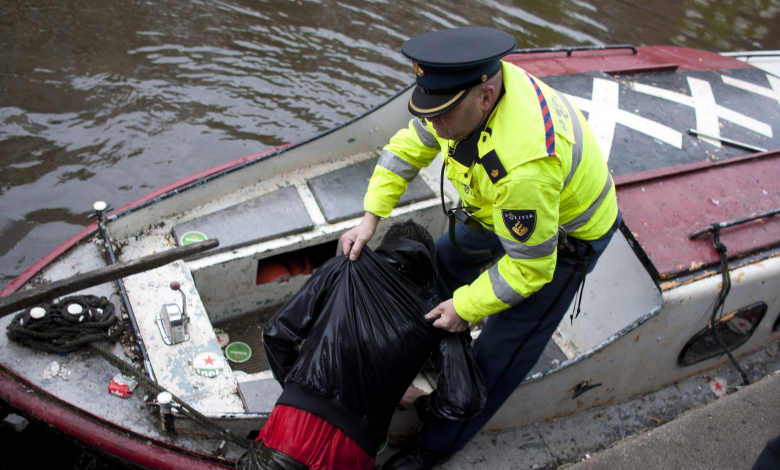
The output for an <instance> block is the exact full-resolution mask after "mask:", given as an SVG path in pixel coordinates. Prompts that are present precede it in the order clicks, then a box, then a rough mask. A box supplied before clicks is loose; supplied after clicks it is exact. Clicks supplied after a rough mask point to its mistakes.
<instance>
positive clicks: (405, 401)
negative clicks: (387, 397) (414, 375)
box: [400, 387, 428, 410]
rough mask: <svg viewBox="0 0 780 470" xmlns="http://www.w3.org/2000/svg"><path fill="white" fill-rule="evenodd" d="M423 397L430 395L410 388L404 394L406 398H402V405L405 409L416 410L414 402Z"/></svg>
mask: <svg viewBox="0 0 780 470" xmlns="http://www.w3.org/2000/svg"><path fill="white" fill-rule="evenodd" d="M423 395H428V393H427V392H423V391H422V390H420V389H419V388H417V387H409V388H407V389H406V393H404V397H403V398H401V403H400V405H401V406H402V407H403V408H406V409H407V410H410V409H412V408H414V402H415V401H417V399H418V398H420V397H421V396H423Z"/></svg>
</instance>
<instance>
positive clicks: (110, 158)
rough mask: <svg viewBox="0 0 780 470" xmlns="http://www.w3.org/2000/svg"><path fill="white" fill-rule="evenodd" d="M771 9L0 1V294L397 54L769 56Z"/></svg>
mask: <svg viewBox="0 0 780 470" xmlns="http://www.w3.org/2000/svg"><path fill="white" fill-rule="evenodd" d="M779 10H780V0H751V1H743V2H733V1H729V0H682V1H671V0H654V1H651V2H642V3H640V2H627V1H609V0H598V1H596V0H592V1H584V0H555V1H549V2H538V1H533V2H531V1H512V0H479V1H463V0H460V1H442V0H433V1H427V2H420V1H411V0H401V1H391V0H366V1H360V0H341V1H331V0H321V1H309V0H195V1H190V2H181V1H172V0H150V1H140V0H136V1H128V2H98V1H96V0H80V1H78V2H75V1H72V0H62V1H60V2H52V1H46V0H33V1H30V0H27V1H23V0H21V1H20V0H5V1H4V2H2V3H1V4H0V64H2V65H1V67H2V69H0V70H2V73H0V287H2V286H4V285H6V284H7V283H8V282H10V281H11V280H12V279H13V278H14V277H15V276H17V275H18V274H20V273H21V272H22V271H23V270H24V269H26V268H27V267H29V266H30V265H31V264H32V263H34V262H35V261H37V260H38V259H39V258H41V257H42V256H43V255H44V254H45V253H47V252H49V251H50V250H51V249H53V248H54V247H56V246H57V245H59V244H60V243H61V242H63V241H64V240H66V239H67V238H68V237H69V236H71V235H73V234H74V233H76V232H77V231H78V230H80V229H81V227H83V226H85V225H87V223H88V219H87V218H86V215H87V214H88V213H89V210H90V208H91V206H92V203H93V202H94V201H95V200H96V199H104V200H106V201H108V202H110V203H111V204H112V205H114V206H115V207H118V206H121V205H123V204H125V203H127V202H130V201H132V200H133V199H135V198H138V197H141V196H143V195H144V194H146V193H148V192H149V191H151V190H153V189H155V188H158V187H160V186H163V185H165V184H167V183H170V182H172V181H175V180H177V179H180V178H182V177H185V176H187V175H190V174H192V173H194V172H197V171H200V170H203V169H205V168H208V167H211V166H214V165H217V164H220V163H223V162H226V161H229V160H232V159H235V158H238V157H241V156H243V155H246V154H249V153H254V152H258V151H261V150H264V149H267V148H270V147H274V146H276V145H280V144H283V143H287V142H292V141H297V140H300V139H302V138H306V137H309V136H312V135H314V134H316V133H318V132H322V131H324V130H326V129H329V128H331V127H333V126H335V125H337V124H339V123H341V122H344V121H346V120H348V119H350V118H352V117H354V116H357V115H359V114H361V113H363V112H365V111H367V110H368V109H370V108H371V107H372V106H374V105H376V104H378V103H380V102H382V101H383V100H384V99H385V98H387V97H388V96H390V95H391V94H393V93H394V92H395V91H397V90H399V89H400V88H401V87H403V86H404V85H405V84H407V83H409V82H411V81H412V79H413V75H412V73H411V69H410V67H409V64H408V63H407V61H406V60H405V59H404V58H403V57H402V56H401V54H400V53H399V52H398V50H399V47H400V45H401V44H402V43H403V41H404V40H406V39H408V38H410V37H414V36H416V35H419V34H423V33H426V32H430V31H434V30H438V29H443V28H451V27H458V26H492V27H495V28H498V29H502V30H504V31H507V32H509V33H512V34H513V35H515V37H517V39H518V43H519V46H520V47H542V46H555V45H578V44H614V43H633V44H637V45H642V44H670V45H680V46H688V47H698V48H702V49H707V50H713V51H721V50H753V49H780V37H778V32H777V28H776V24H777V18H778V11H779Z"/></svg>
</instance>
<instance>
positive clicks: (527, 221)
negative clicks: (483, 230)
mask: <svg viewBox="0 0 780 470" xmlns="http://www.w3.org/2000/svg"><path fill="white" fill-rule="evenodd" d="M501 218H502V219H503V220H504V225H506V228H507V230H509V233H510V234H512V237H513V238H514V239H515V240H517V241H519V242H520V243H525V242H526V241H528V239H529V238H531V235H533V233H534V229H535V228H536V211H529V210H524V211H512V210H506V209H501Z"/></svg>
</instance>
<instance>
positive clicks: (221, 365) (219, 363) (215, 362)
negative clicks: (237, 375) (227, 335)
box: [192, 352, 225, 377]
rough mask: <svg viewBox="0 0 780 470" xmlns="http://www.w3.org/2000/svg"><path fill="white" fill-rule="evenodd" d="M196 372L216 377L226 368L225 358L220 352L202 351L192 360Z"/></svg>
mask: <svg viewBox="0 0 780 470" xmlns="http://www.w3.org/2000/svg"><path fill="white" fill-rule="evenodd" d="M192 367H194V368H195V373H196V374H198V375H202V376H203V377H216V376H218V375H219V374H221V373H222V371H223V370H224V369H225V360H224V359H223V358H222V356H221V355H220V354H214V353H209V352H205V353H201V354H198V355H197V356H195V359H194V360H193V361H192Z"/></svg>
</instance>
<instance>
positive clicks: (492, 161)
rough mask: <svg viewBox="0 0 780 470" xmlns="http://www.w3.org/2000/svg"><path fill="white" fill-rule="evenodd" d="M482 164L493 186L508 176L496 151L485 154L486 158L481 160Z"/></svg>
mask: <svg viewBox="0 0 780 470" xmlns="http://www.w3.org/2000/svg"><path fill="white" fill-rule="evenodd" d="M480 162H481V163H482V167H483V168H485V172H486V173H487V175H488V177H489V178H490V181H492V182H493V184H496V183H498V182H499V180H501V178H503V177H504V176H506V174H507V173H506V170H505V169H504V165H502V164H501V160H499V158H498V154H496V151H495V150H491V151H490V152H488V153H487V154H485V156H484V157H482V158H481V159H480Z"/></svg>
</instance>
